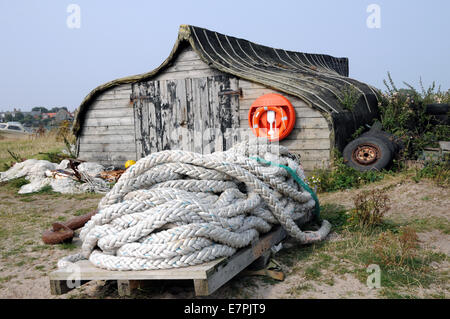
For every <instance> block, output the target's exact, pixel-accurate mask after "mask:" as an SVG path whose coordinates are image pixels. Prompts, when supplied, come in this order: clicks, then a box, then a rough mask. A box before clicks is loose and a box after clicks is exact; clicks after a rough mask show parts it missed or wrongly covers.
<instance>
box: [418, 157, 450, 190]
mask: <svg viewBox="0 0 450 319" xmlns="http://www.w3.org/2000/svg"><path fill="white" fill-rule="evenodd" d="M422 178H428V179H431V180H433V181H434V182H435V183H436V185H438V186H441V187H449V186H450V161H449V160H448V159H447V160H445V161H442V162H441V161H429V162H426V163H425V166H424V167H423V168H422V169H416V175H415V176H413V180H414V181H415V182H419V181H420V180H421V179H422Z"/></svg>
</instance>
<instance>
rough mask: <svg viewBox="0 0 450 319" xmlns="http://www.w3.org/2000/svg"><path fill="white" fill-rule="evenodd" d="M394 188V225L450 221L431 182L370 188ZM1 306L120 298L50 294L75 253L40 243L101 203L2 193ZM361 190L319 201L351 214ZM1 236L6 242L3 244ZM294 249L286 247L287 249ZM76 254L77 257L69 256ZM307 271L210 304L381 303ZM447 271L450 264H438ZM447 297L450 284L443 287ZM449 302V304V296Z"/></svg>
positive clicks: (350, 282)
mask: <svg viewBox="0 0 450 319" xmlns="http://www.w3.org/2000/svg"><path fill="white" fill-rule="evenodd" d="M377 187H383V188H388V189H389V192H390V198H391V210H390V212H389V216H390V217H391V218H392V219H393V220H397V221H408V220H411V219H422V218H438V219H439V220H442V219H445V220H447V221H448V220H449V218H450V214H449V207H450V190H449V189H448V188H447V189H445V188H441V187H438V186H435V185H434V184H433V183H431V182H428V181H421V182H420V183H415V182H414V181H412V180H411V179H407V178H406V179H405V178H400V177H399V178H396V177H394V178H389V179H386V180H384V181H381V182H377V183H374V184H371V185H368V186H366V187H364V189H373V188H377ZM0 191H1V193H0V214H1V215H0V217H1V218H2V226H1V228H0V251H1V253H2V256H1V259H0V298H116V297H118V295H117V290H116V288H115V287H116V286H115V284H114V282H102V281H99V282H90V283H88V284H85V285H83V286H82V287H81V288H79V289H75V290H73V291H71V292H69V293H68V294H65V295H62V296H52V295H51V294H50V287H49V280H48V277H47V274H48V273H49V272H51V271H53V270H55V269H56V262H57V260H58V259H59V258H61V257H63V256H65V255H68V254H72V253H74V252H76V250H74V247H70V246H69V247H59V246H45V245H43V244H42V242H41V239H40V236H41V232H42V231H43V230H44V229H48V228H50V225H51V222H53V221H55V220H57V219H60V220H63V219H68V218H70V217H71V216H73V215H74V212H77V211H78V212H79V213H80V210H81V211H82V212H87V211H89V210H91V209H94V208H95V207H96V205H97V203H98V201H99V199H100V197H99V196H97V197H89V196H86V197H85V198H83V197H82V196H81V197H74V198H61V197H55V195H34V196H32V197H27V198H31V199H33V200H31V199H30V200H28V201H24V199H23V198H24V197H20V196H18V195H14V194H13V193H12V192H8V191H5V190H0ZM358 191H360V190H350V191H341V192H336V193H326V194H321V195H320V201H321V203H322V204H325V203H334V204H339V205H342V206H344V207H346V208H351V207H352V206H353V203H352V196H353V195H354V194H356V192H358ZM2 235H3V236H2ZM419 238H420V240H421V245H422V246H423V247H426V248H428V249H433V250H435V251H438V252H442V253H445V254H447V255H449V254H450V240H449V239H450V238H449V235H448V234H444V233H443V232H442V229H440V228H439V227H438V226H437V227H436V228H432V229H425V230H423V231H422V232H420V233H419ZM328 240H332V241H339V240H341V238H340V236H339V235H338V234H336V233H332V234H330V236H329V238H328ZM290 245H291V246H292V245H293V244H292V243H290V242H288V243H286V245H285V247H288V248H285V249H289V246H290ZM63 248H66V249H63ZM71 249H72V250H71ZM299 267H306V265H305V264H302V261H298V262H295V263H294V264H293V265H291V266H290V267H288V266H286V265H283V270H284V272H285V274H286V279H285V280H284V281H283V282H275V281H273V280H270V279H267V278H264V277H248V276H247V277H243V276H241V275H239V276H237V277H235V278H234V279H232V280H231V281H230V282H228V283H227V284H225V285H224V286H223V287H222V288H220V289H219V290H218V291H216V292H215V293H214V294H213V295H211V296H210V298H378V297H379V295H378V293H377V291H375V290H374V289H372V290H371V289H369V288H368V287H367V285H365V284H364V283H362V282H361V281H360V280H358V279H357V278H356V277H354V275H353V274H351V273H341V274H338V273H330V272H329V271H328V270H324V273H322V275H326V277H327V278H329V279H330V280H331V282H327V281H323V280H319V281H316V280H311V279H307V278H306V277H305V276H304V274H303V273H301V272H300V273H299V272H296V271H295V269H296V268H299ZM435 267H440V268H442V269H443V270H444V271H448V263H447V262H446V263H443V264H437V265H435ZM443 286H445V287H444V288H442V287H441V288H440V289H441V290H440V294H442V289H444V291H445V289H447V291H448V281H447V282H443ZM432 290H433V289H432V288H431V290H430V289H422V290H419V291H418V292H417V294H418V296H419V297H420V296H428V295H429V294H430V293H432V292H433V291H432ZM133 297H134V298H192V297H194V291H193V287H192V285H191V283H187V284H176V285H174V284H170V283H167V282H164V283H161V282H157V283H156V284H152V285H150V286H149V288H145V289H144V290H141V291H139V292H138V293H137V294H136V295H134V296H133ZM446 297H448V296H447V295H446Z"/></svg>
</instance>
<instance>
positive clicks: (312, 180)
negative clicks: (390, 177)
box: [308, 152, 386, 192]
mask: <svg viewBox="0 0 450 319" xmlns="http://www.w3.org/2000/svg"><path fill="white" fill-rule="evenodd" d="M385 174H386V172H385V171H373V170H372V171H366V172H359V171H357V170H355V169H354V168H352V167H349V166H347V165H346V164H345V163H344V159H343V158H342V157H341V155H340V154H339V153H338V152H335V155H334V161H333V166H332V167H331V168H330V169H315V170H314V171H313V173H312V174H311V176H310V177H308V183H309V184H310V185H311V186H313V187H314V188H315V189H316V191H318V192H331V191H337V190H342V189H349V188H353V187H359V186H361V185H364V184H367V183H372V182H375V181H379V180H382V179H383V178H384V175H385Z"/></svg>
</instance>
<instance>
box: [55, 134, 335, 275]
mask: <svg viewBox="0 0 450 319" xmlns="http://www.w3.org/2000/svg"><path fill="white" fill-rule="evenodd" d="M249 156H257V157H260V158H263V159H265V160H267V161H271V162H272V163H277V164H280V165H284V166H288V167H289V168H291V169H292V170H293V171H294V172H295V173H296V174H297V175H298V176H299V177H300V178H301V179H303V180H304V179H305V176H304V172H303V169H302V167H301V166H300V165H299V164H298V163H297V162H296V161H294V160H292V159H291V158H290V157H289V156H288V150H287V148H285V147H282V146H278V145H274V144H262V145H258V144H256V145H251V144H250V143H248V142H243V143H241V144H238V145H237V146H235V147H233V148H231V149H230V150H228V151H226V152H216V153H212V154H208V155H202V154H198V153H193V152H186V151H177V150H171V151H162V152H158V153H153V154H150V155H148V156H147V157H145V158H142V159H140V160H139V161H138V162H137V163H136V164H135V165H133V166H131V167H130V168H129V169H128V170H127V171H126V172H125V173H124V174H123V175H122V176H121V177H120V179H119V180H118V182H117V183H116V185H114V187H113V188H112V189H111V191H110V192H109V193H107V194H106V195H105V197H104V198H103V199H102V200H101V201H100V204H99V211H98V213H97V214H96V215H94V216H93V217H92V218H91V220H90V221H89V222H88V223H86V225H85V226H84V227H83V228H82V229H81V232H80V238H81V239H82V241H83V244H82V250H81V253H80V254H77V255H72V256H68V257H65V258H63V259H61V260H60V261H59V262H58V267H60V268H64V267H67V265H69V264H70V263H72V262H75V261H78V260H81V259H89V260H90V261H91V262H92V263H93V264H94V265H96V266H98V267H101V268H105V269H109V270H143V269H162V268H175V267H183V266H191V265H196V264H200V263H204V262H207V261H211V260H214V259H217V258H219V257H224V256H231V255H233V254H234V253H235V252H236V250H237V249H239V248H242V247H245V246H247V245H249V244H250V243H251V242H252V241H253V240H255V239H257V238H258V237H259V234H262V233H266V232H268V231H269V230H270V229H271V228H272V226H273V225H274V224H281V225H282V227H284V228H285V229H286V231H287V232H288V233H289V234H290V235H291V236H293V237H295V238H297V239H298V240H299V241H300V243H311V242H314V241H318V240H322V239H323V238H324V237H325V236H326V235H327V234H328V232H329V230H330V224H329V223H328V222H327V221H324V222H323V224H322V227H321V228H320V229H319V230H318V231H317V232H303V231H301V229H300V228H299V226H298V224H303V223H305V222H308V221H310V220H311V219H312V218H313V217H314V214H313V209H314V206H315V204H316V203H315V201H314V199H313V198H312V197H311V194H310V193H308V192H307V191H305V190H303V189H302V188H301V186H300V185H299V184H298V183H297V182H296V181H295V180H294V179H293V178H292V176H290V174H289V173H288V172H287V171H286V169H284V168H282V167H278V166H269V165H266V164H263V163H260V162H258V161H256V160H254V159H251V158H249ZM296 222H297V223H296Z"/></svg>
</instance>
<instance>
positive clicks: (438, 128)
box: [378, 72, 450, 160]
mask: <svg viewBox="0 0 450 319" xmlns="http://www.w3.org/2000/svg"><path fill="white" fill-rule="evenodd" d="M384 84H385V86H386V88H387V92H385V93H384V94H382V98H381V101H379V103H378V105H379V109H380V116H381V124H382V126H383V129H384V130H385V131H387V132H389V133H392V134H394V135H396V136H397V137H398V138H400V140H401V141H402V143H403V146H404V147H403V149H402V151H401V153H400V154H399V158H400V159H402V160H406V159H411V160H416V159H417V158H418V157H419V156H420V155H421V154H422V152H423V149H424V148H425V147H426V146H436V143H437V142H438V141H440V140H450V127H449V126H448V125H433V124H431V123H430V122H431V116H430V115H427V114H426V105H427V104H430V103H450V90H447V91H445V92H443V91H441V89H440V87H438V88H436V84H435V83H434V82H433V84H432V85H431V86H430V87H429V88H428V89H425V88H424V86H423V84H422V80H420V86H421V92H418V91H417V90H416V89H415V88H414V87H413V86H412V85H410V84H408V83H406V82H404V84H405V85H406V86H407V87H408V89H398V88H397V87H396V85H395V84H394V81H393V80H392V77H391V75H390V73H389V72H388V81H386V80H384Z"/></svg>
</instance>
